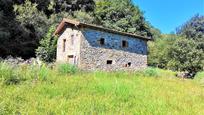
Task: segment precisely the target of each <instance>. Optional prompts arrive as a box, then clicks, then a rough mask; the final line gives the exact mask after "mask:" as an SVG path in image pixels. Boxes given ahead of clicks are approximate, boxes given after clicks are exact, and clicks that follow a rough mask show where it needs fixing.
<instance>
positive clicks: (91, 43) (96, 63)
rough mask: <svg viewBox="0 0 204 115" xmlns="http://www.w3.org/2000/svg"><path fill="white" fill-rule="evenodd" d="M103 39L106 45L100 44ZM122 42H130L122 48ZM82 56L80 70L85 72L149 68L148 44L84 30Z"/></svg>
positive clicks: (128, 38) (119, 36) (125, 37)
mask: <svg viewBox="0 0 204 115" xmlns="http://www.w3.org/2000/svg"><path fill="white" fill-rule="evenodd" d="M101 38H104V39H105V44H104V45H100V44H99V40H100V39H101ZM122 40H125V41H127V42H128V47H125V48H124V47H122ZM80 56H81V58H80V68H83V69H85V70H138V69H142V68H145V67H147V42H146V41H145V40H141V39H137V38H131V37H127V36H121V35H118V34H112V33H108V32H103V31H98V30H93V29H88V28H84V29H83V30H82V39H81V47H80ZM107 60H109V62H108V63H110V61H111V60H112V64H107Z"/></svg>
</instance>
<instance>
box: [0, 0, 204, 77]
mask: <svg viewBox="0 0 204 115" xmlns="http://www.w3.org/2000/svg"><path fill="white" fill-rule="evenodd" d="M65 17H67V18H71V19H76V20H79V21H82V22H85V23H91V24H96V25H100V26H103V27H106V28H112V29H115V30H118V31H123V32H130V33H133V34H138V35H142V36H146V37H151V38H152V39H153V41H150V42H149V43H148V44H149V56H148V63H149V65H150V66H155V67H159V68H165V69H171V70H175V71H188V72H189V73H191V74H193V75H194V74H195V73H196V72H198V71H202V70H203V69H204V16H200V15H195V16H193V17H192V18H191V19H189V21H188V22H186V23H184V24H181V26H180V27H178V28H177V29H176V33H175V34H165V35H164V34H161V32H160V31H159V30H158V29H156V28H154V27H153V26H152V25H151V24H150V23H149V22H147V21H146V20H145V17H144V14H143V12H142V11H141V10H140V9H139V7H138V6H136V5H134V4H133V3H132V1H131V0H0V42H1V44H0V57H2V58H5V57H7V56H9V55H11V56H14V57H22V58H24V59H27V58H30V57H35V56H36V55H37V56H39V57H41V59H43V60H44V61H47V62H50V61H54V59H55V51H56V39H54V37H53V36H52V35H53V34H52V33H53V31H54V30H55V28H56V26H57V24H59V22H60V21H61V20H62V18H65ZM178 26H179V25H178Z"/></svg>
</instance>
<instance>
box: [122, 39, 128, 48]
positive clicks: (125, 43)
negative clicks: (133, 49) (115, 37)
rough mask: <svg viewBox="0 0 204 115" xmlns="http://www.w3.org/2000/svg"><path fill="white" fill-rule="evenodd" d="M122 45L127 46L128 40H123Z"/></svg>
mask: <svg viewBox="0 0 204 115" xmlns="http://www.w3.org/2000/svg"><path fill="white" fill-rule="evenodd" d="M122 47H123V48H125V47H128V42H127V41H125V40H123V41H122Z"/></svg>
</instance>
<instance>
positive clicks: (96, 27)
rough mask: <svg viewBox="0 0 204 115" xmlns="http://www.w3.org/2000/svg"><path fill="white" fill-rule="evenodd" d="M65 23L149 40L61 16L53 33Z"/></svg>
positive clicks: (147, 38)
mask: <svg viewBox="0 0 204 115" xmlns="http://www.w3.org/2000/svg"><path fill="white" fill-rule="evenodd" d="M65 23H69V24H73V25H75V26H87V27H92V28H95V29H101V30H103V31H109V32H111V33H117V34H122V35H126V36H132V37H135V38H141V39H145V40H151V38H149V37H144V36H141V35H136V34H133V33H128V32H122V31H118V30H113V29H109V28H105V27H103V26H99V25H96V24H88V23H83V22H80V21H77V20H72V19H68V18H63V20H62V22H61V23H60V24H59V25H58V27H57V29H56V31H55V33H54V34H55V35H56V34H58V33H59V32H60V31H61V29H62V28H63V27H64V25H65Z"/></svg>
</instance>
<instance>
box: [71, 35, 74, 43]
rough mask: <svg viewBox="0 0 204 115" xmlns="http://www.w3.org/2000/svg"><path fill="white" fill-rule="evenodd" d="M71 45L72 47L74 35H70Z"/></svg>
mask: <svg viewBox="0 0 204 115" xmlns="http://www.w3.org/2000/svg"><path fill="white" fill-rule="evenodd" d="M71 45H74V35H71Z"/></svg>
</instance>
